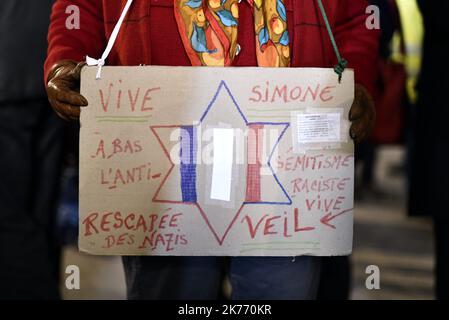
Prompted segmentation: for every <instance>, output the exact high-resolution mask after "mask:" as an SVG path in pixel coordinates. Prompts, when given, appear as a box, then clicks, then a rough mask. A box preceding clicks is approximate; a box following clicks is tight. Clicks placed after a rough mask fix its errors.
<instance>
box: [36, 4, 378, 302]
mask: <svg viewBox="0 0 449 320" xmlns="http://www.w3.org/2000/svg"><path fill="white" fill-rule="evenodd" d="M130 3H131V2H130V1H128V3H127V6H128V7H125V9H128V8H129V12H128V14H127V15H126V17H125V19H124V21H123V25H122V27H121V30H120V32H118V34H117V33H116V32H114V30H113V29H114V26H115V25H116V23H117V21H119V17H120V16H121V13H122V11H123V6H122V4H121V3H120V2H110V1H101V0H95V1H83V0H77V1H66V0H58V1H56V3H55V5H54V7H53V14H52V23H51V26H50V30H49V49H48V57H47V61H46V64H45V74H46V77H47V92H48V97H49V100H50V102H51V104H52V106H53V108H54V110H55V111H56V112H57V113H58V114H59V115H60V116H61V117H63V118H65V119H73V120H76V119H78V118H79V115H80V107H86V106H87V105H88V101H87V100H86V99H85V98H84V97H83V96H82V95H80V94H79V86H80V83H79V81H80V71H81V68H82V67H83V66H84V65H85V63H83V62H80V61H83V60H85V58H86V55H89V56H92V57H99V56H101V53H102V50H103V48H104V47H105V46H106V42H107V39H108V38H110V37H111V35H112V37H114V38H115V36H117V39H116V44H115V46H114V47H113V48H112V51H111V52H110V55H109V58H108V61H107V62H108V65H122V66H136V65H163V66H222V67H244V66H259V67H280V68H286V67H329V66H332V65H334V64H335V63H336V59H335V58H334V53H333V49H335V43H334V45H333V43H332V42H331V41H330V40H329V37H328V35H327V33H326V32H325V28H326V27H325V26H329V27H332V28H333V30H334V33H335V38H336V39H335V40H336V41H335V42H336V43H338V44H339V45H340V50H341V53H342V56H344V57H345V58H346V59H347V60H348V61H349V67H351V68H354V69H355V73H356V82H357V85H356V92H355V101H354V104H353V106H352V108H351V112H350V120H351V121H352V125H351V136H352V137H353V138H354V139H355V140H357V141H360V140H362V139H363V138H364V137H366V136H367V135H368V134H369V131H370V130H371V128H372V127H373V123H374V118H375V112H374V106H373V103H372V100H371V97H370V94H369V91H370V90H372V88H373V83H374V78H375V66H376V63H374V61H375V60H376V59H377V52H378V50H377V46H378V32H377V31H375V30H374V31H373V30H368V29H367V27H366V25H365V20H366V19H367V16H366V15H365V9H366V7H367V2H366V1H364V0H357V1H354V0H353V1H349V0H339V1H330V0H328V1H324V8H326V10H327V12H328V14H329V17H331V19H330V21H328V20H327V18H326V17H325V16H324V15H320V14H319V12H320V9H322V7H321V5H322V2H321V1H309V0H244V1H237V0H221V1H220V0H151V1H150V0H136V1H134V2H133V3H132V5H131V6H130V7H129V4H130ZM69 4H70V5H76V6H77V7H78V8H79V12H80V18H81V26H80V28H79V29H72V30H68V29H67V28H66V23H65V22H66V19H67V14H66V13H65V9H66V7H67V6H68V5H69ZM125 12H126V11H125ZM120 22H121V20H120ZM119 25H120V23H119ZM333 47H334V48H333ZM88 61H89V63H90V64H93V63H95V64H98V65H100V66H101V65H103V64H104V59H100V60H98V61H96V60H95V61H93V59H88ZM338 62H339V65H338V67H337V68H336V69H337V71H339V73H340V74H341V72H342V70H343V69H344V67H345V66H346V64H345V63H344V61H343V60H341V59H340V61H338ZM343 76H344V75H343ZM123 262H124V266H125V274H126V280H127V285H128V297H129V298H135V299H144V298H149V299H160V298H165V299H214V298H217V296H218V292H219V288H220V284H221V279H222V274H223V271H224V267H225V262H226V260H225V259H224V258H218V257H124V258H123ZM228 262H229V264H228V267H229V268H227V269H228V273H229V276H230V280H231V283H232V288H233V290H232V297H233V298H236V299H313V298H314V297H315V296H316V290H317V286H318V280H319V271H320V259H319V258H317V257H298V258H295V259H292V258H291V257H289V258H286V257H284V258H280V257H279V258H278V257H276V258H275V257H271V258H269V257H239V258H231V259H230V260H229V261H228Z"/></svg>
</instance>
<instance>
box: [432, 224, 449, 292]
mask: <svg viewBox="0 0 449 320" xmlns="http://www.w3.org/2000/svg"><path fill="white" fill-rule="evenodd" d="M434 235H435V261H436V263H435V293H436V298H437V299H438V300H449V219H447V218H445V219H439V218H434Z"/></svg>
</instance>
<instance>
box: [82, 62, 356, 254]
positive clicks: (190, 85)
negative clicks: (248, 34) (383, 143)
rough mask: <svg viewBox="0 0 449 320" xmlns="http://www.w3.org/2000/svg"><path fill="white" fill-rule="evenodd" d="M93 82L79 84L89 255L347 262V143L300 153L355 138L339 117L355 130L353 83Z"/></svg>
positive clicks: (251, 74)
mask: <svg viewBox="0 0 449 320" xmlns="http://www.w3.org/2000/svg"><path fill="white" fill-rule="evenodd" d="M96 71H97V69H96V68H93V67H88V68H83V71H82V76H81V92H82V94H83V95H84V96H85V97H86V98H87V99H88V101H89V106H88V107H86V108H82V112H81V119H80V120H81V131H80V203H79V205H80V207H79V213H80V223H79V226H80V227H79V247H80V249H81V250H82V251H85V252H89V253H92V254H104V255H176V256H184V255H201V256H299V255H314V256H333V255H347V254H349V253H350V252H351V250H352V225H353V207H354V205H353V187H354V177H353V175H354V167H353V166H354V155H353V143H352V141H351V140H350V139H348V140H345V139H340V140H339V142H338V146H336V147H335V148H334V149H330V150H306V151H305V152H303V153H298V152H297V150H295V148H296V146H297V145H298V140H300V141H304V139H305V141H321V140H322V139H323V140H332V139H334V138H336V137H338V136H339V134H338V130H340V131H341V132H340V136H341V137H345V136H348V132H347V131H348V129H347V126H346V125H341V126H340V128H339V129H338V125H336V123H337V116H336V115H335V114H339V116H340V117H341V118H339V120H341V121H342V123H343V124H344V123H345V122H346V121H348V119H347V114H348V113H349V108H350V106H351V104H352V101H353V95H354V74H353V71H352V70H347V71H345V73H344V75H343V79H342V82H341V83H338V76H337V75H336V74H335V73H334V71H333V70H332V69H313V68H305V69H296V68H207V67H199V68H197V67H157V66H152V67H104V68H103V70H102V77H101V79H100V80H95V75H96ZM333 110H334V111H333ZM335 110H337V111H335ZM338 110H339V111H338ZM292 114H305V115H304V116H301V117H296V116H295V117H292ZM307 114H308V115H307ZM323 114H326V115H325V116H323ZM223 123H226V125H225V126H223ZM298 128H299V129H298ZM311 145H313V143H311Z"/></svg>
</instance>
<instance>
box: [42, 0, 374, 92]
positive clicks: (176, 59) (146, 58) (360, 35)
mask: <svg viewBox="0 0 449 320" xmlns="http://www.w3.org/2000/svg"><path fill="white" fill-rule="evenodd" d="M125 3H126V0H57V1H56V3H55V5H54V7H53V13H52V17H51V25H50V29H49V33H48V41H49V47H48V57H47V61H46V63H45V75H48V73H49V70H50V68H51V66H52V65H53V64H54V63H55V62H57V61H58V60H61V59H73V60H76V61H83V60H84V59H85V56H86V55H89V56H91V57H93V58H99V57H100V56H101V54H102V52H103V50H104V49H105V47H106V42H107V39H108V38H109V36H110V34H111V33H112V29H113V28H114V26H115V23H116V22H117V20H118V18H119V17H120V13H121V11H122V8H123V7H124V5H125ZM173 3H174V1H173V0H135V1H134V3H133V5H132V7H131V9H130V11H129V13H128V16H127V18H126V20H125V23H124V24H123V25H122V30H121V31H120V34H119V36H118V38H117V41H116V43H115V46H114V48H113V50H112V52H111V54H110V56H109V58H108V60H107V61H106V64H107V65H140V64H145V65H173V66H175V65H176V66H188V65H190V61H189V59H188V57H187V54H186V52H185V50H184V47H183V44H182V41H181V37H180V35H179V33H178V28H177V24H176V21H175V16H174V13H173ZM323 3H324V6H325V8H326V12H327V15H328V18H329V20H330V23H331V26H332V29H333V32H334V35H335V38H336V42H337V44H338V46H339V49H340V52H341V55H342V56H343V57H344V58H345V59H346V60H348V61H349V67H351V68H354V69H355V74H356V82H358V83H361V84H362V85H364V86H365V87H367V88H368V90H371V89H372V88H373V87H374V86H373V83H374V79H375V76H376V74H375V72H376V67H377V64H376V59H377V56H378V36H379V32H377V31H374V30H368V29H367V28H366V26H365V21H366V19H367V15H366V14H365V10H366V7H367V5H368V3H367V2H366V1H365V0H323ZM69 5H76V6H78V7H79V9H80V29H78V30H76V29H72V30H69V29H67V28H66V20H67V18H68V17H69V14H67V13H66V9H67V7H68V6H69ZM285 5H286V8H287V22H288V30H289V35H290V45H291V49H292V50H291V55H292V66H293V67H333V66H334V65H335V63H336V58H335V54H334V52H333V50H332V46H331V42H330V40H329V36H328V34H327V31H326V28H325V27H324V21H323V19H322V17H321V14H320V11H319V7H318V5H317V1H316V0H286V1H285ZM239 16H240V18H239V34H238V39H239V40H238V42H239V44H240V45H241V48H242V49H241V52H240V54H239V55H238V56H237V58H236V59H235V61H234V65H235V66H256V65H257V63H256V54H255V49H254V46H255V37H254V26H253V22H252V12H251V9H250V7H249V5H248V4H247V3H246V2H245V1H242V2H241V3H240V14H239Z"/></svg>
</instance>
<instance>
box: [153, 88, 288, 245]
mask: <svg viewBox="0 0 449 320" xmlns="http://www.w3.org/2000/svg"><path fill="white" fill-rule="evenodd" d="M218 101H220V103H218ZM217 104H220V107H223V106H224V107H226V108H229V110H226V112H227V113H229V115H230V116H234V117H235V118H234V119H237V118H238V119H239V121H238V122H239V125H238V126H237V128H238V129H250V130H254V132H256V134H254V135H251V136H248V137H246V140H245V142H246V150H247V151H246V156H247V160H248V159H249V158H250V157H253V159H260V158H259V157H258V152H260V149H259V148H258V145H259V143H260V140H259V139H261V138H260V134H261V133H262V130H265V129H267V128H271V127H274V128H277V129H278V131H277V132H278V136H277V140H276V143H275V144H274V146H273V147H272V150H271V152H269V155H268V157H267V158H266V159H265V161H263V163H262V162H261V161H252V162H251V163H250V161H247V163H245V165H246V170H245V171H246V172H245V176H244V177H242V179H244V183H245V186H243V187H244V189H245V192H244V194H242V195H239V197H240V198H239V199H237V200H238V201H236V202H235V206H234V207H233V208H228V209H226V210H225V214H224V215H221V216H218V217H217V214H216V213H214V212H213V210H210V211H211V212H209V211H208V210H205V209H204V208H205V207H208V205H207V204H206V203H205V201H204V199H203V200H201V193H202V192H203V191H204V190H202V189H198V185H204V184H200V183H199V181H198V179H199V178H198V172H199V170H198V169H199V167H198V166H199V165H197V163H198V161H196V159H195V157H197V156H198V155H197V148H198V144H199V143H202V142H201V141H200V139H198V136H197V133H198V129H199V127H200V126H204V127H206V126H209V127H210V126H211V125H212V126H213V125H218V124H217V123H216V120H210V119H209V118H212V119H213V117H212V116H211V114H212V113H213V112H214V108H217V107H216V105H217ZM221 111H223V110H221ZM198 120H199V121H198V123H197V124H196V125H191V124H190V125H189V124H174V125H164V126H157V125H154V126H151V127H150V128H151V131H152V133H153V134H154V136H155V137H156V139H157V141H158V143H159V145H160V146H161V148H162V150H163V152H164V154H165V156H166V157H167V159H168V160H169V161H170V168H169V170H168V171H167V173H166V175H165V176H164V178H163V179H162V181H161V183H160V185H159V187H158V188H157V190H156V192H155V194H154V196H153V198H152V201H153V202H156V203H170V204H183V205H189V206H194V207H196V208H197V210H198V212H199V213H200V214H201V217H202V219H203V220H204V222H205V223H206V225H207V227H208V228H209V230H210V231H211V232H212V234H213V236H214V238H215V239H216V241H217V242H218V244H219V245H222V244H223V243H224V241H225V239H226V237H227V235H228V233H229V231H230V230H231V229H232V227H233V225H234V224H235V222H236V221H237V220H238V218H239V216H240V213H241V212H242V210H243V208H244V207H246V206H257V205H291V204H292V200H291V198H290V196H289V195H288V194H287V192H286V190H285V188H284V186H283V185H282V183H281V181H280V180H279V178H278V176H277V175H276V172H275V170H274V169H273V167H272V158H273V155H274V154H275V151H276V149H277V148H278V147H279V144H280V142H281V140H282V138H283V137H284V135H285V133H286V131H287V129H288V128H289V126H290V123H287V122H279V123H278V122H249V121H248V119H247V117H246V116H245V114H244V113H243V112H242V109H241V108H240V106H239V103H238V101H236V99H235V98H234V96H233V94H232V92H231V90H230V89H229V87H228V85H227V84H226V83H225V81H221V82H220V84H219V86H218V88H217V90H216V92H215V94H214V95H213V97H212V99H211V100H210V102H209V104H208V105H207V106H205V111H204V112H203V114H202V115H201V117H200V119H198ZM214 121H215V123H213V122H214ZM211 122H212V123H211ZM235 122H236V121H234V125H233V127H234V128H235V127H236V126H235ZM176 129H182V130H178V131H179V132H180V133H179V135H180V137H179V141H180V157H181V161H180V163H179V164H175V162H174V161H173V160H172V158H171V156H170V151H169V143H170V142H169V141H168V140H167V138H165V139H164V138H163V135H161V134H160V132H161V130H176ZM262 167H265V168H268V169H269V170H268V172H270V174H268V175H267V174H264V175H261V170H262ZM164 190H169V192H165V191H164ZM267 190H270V192H267ZM223 210H224V209H222V210H221V211H223ZM220 228H221V229H220Z"/></svg>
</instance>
